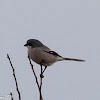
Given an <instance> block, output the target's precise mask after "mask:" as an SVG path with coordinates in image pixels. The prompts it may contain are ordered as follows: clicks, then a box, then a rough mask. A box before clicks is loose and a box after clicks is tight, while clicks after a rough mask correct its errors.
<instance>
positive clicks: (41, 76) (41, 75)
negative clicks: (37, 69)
mask: <svg viewBox="0 0 100 100" xmlns="http://www.w3.org/2000/svg"><path fill="white" fill-rule="evenodd" d="M42 73H43V72H42V65H41V74H40V100H43V99H42V98H41V96H42V78H43V77H44V76H43V74H42Z"/></svg>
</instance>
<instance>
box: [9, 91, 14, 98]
mask: <svg viewBox="0 0 100 100" xmlns="http://www.w3.org/2000/svg"><path fill="white" fill-rule="evenodd" d="M10 95H11V100H14V97H13V95H12V92H10Z"/></svg>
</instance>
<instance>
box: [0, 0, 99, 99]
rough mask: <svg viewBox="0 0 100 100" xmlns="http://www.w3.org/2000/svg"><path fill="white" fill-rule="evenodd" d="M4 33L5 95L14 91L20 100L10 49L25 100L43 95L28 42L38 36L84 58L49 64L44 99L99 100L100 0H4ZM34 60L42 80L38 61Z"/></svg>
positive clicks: (0, 81) (0, 67) (0, 2)
mask: <svg viewBox="0 0 100 100" xmlns="http://www.w3.org/2000/svg"><path fill="white" fill-rule="evenodd" d="M0 34H1V36H0V46H1V47H0V55H1V56H0V95H1V96H5V95H8V94H9V93H10V92H12V93H13V96H14V98H15V99H14V100H18V95H17V92H16V87H15V82H14V78H13V75H12V69H11V67H10V64H9V61H8V59H7V58H6V54H7V53H8V54H9V55H10V57H11V60H12V63H13V65H14V68H15V72H16V77H17V81H18V85H19V90H20V92H21V97H22V100H39V93H38V88H37V85H36V83H35V78H34V75H33V73H32V71H31V67H30V65H29V61H28V59H27V48H25V47H24V44H25V43H26V41H27V40H28V39H32V38H34V39H38V40H40V41H41V42H43V43H44V44H45V45H46V46H48V47H49V48H51V49H52V50H54V51H56V52H57V53H59V54H60V55H61V56H64V57H71V58H79V59H84V60H86V62H84V63H81V62H72V61H62V62H58V63H55V64H54V65H52V66H50V67H48V69H47V70H46V72H45V73H44V79H43V87H42V93H43V98H44V100H100V46H99V43H100V0H0ZM33 65H34V69H35V71H36V74H37V76H38V79H39V74H40V66H39V65H37V64H36V63H34V62H33ZM8 99H9V98H8ZM0 100H4V99H2V98H0ZM9 100H10V99H9Z"/></svg>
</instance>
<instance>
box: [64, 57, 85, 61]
mask: <svg viewBox="0 0 100 100" xmlns="http://www.w3.org/2000/svg"><path fill="white" fill-rule="evenodd" d="M64 60H72V61H82V62H84V61H85V60H81V59H73V58H64Z"/></svg>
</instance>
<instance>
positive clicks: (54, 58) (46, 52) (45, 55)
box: [24, 39, 85, 74]
mask: <svg viewBox="0 0 100 100" xmlns="http://www.w3.org/2000/svg"><path fill="white" fill-rule="evenodd" d="M24 46H26V47H27V48H28V56H29V58H30V59H31V60H33V61H34V62H35V63H37V64H39V65H40V66H41V70H42V66H44V67H45V69H44V70H43V71H42V74H43V73H44V71H45V70H46V68H47V67H48V66H51V65H52V64H54V63H55V62H58V61H63V60H70V61H80V62H84V61H85V60H81V59H74V58H65V57H62V56H60V55H59V54H58V53H56V52H55V51H52V50H51V49H50V48H48V47H47V46H45V45H44V44H43V43H42V42H40V41H39V40H37V39H29V40H28V41H27V42H26V44H25V45H24Z"/></svg>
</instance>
